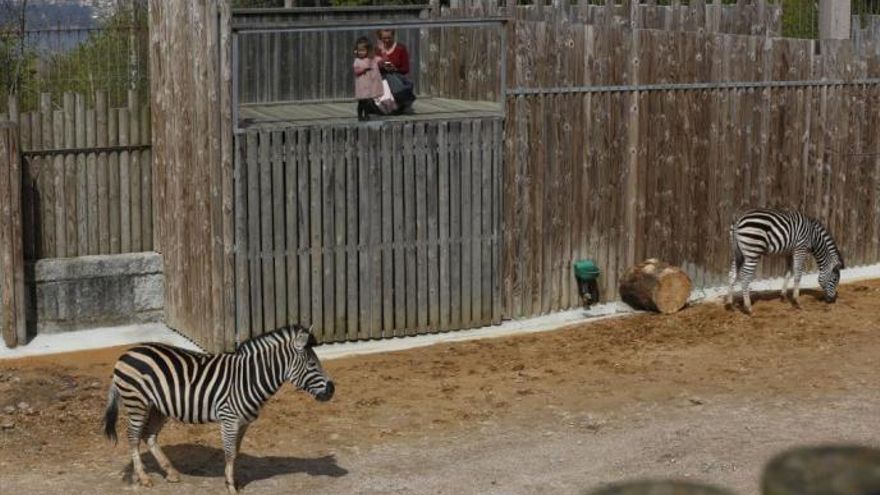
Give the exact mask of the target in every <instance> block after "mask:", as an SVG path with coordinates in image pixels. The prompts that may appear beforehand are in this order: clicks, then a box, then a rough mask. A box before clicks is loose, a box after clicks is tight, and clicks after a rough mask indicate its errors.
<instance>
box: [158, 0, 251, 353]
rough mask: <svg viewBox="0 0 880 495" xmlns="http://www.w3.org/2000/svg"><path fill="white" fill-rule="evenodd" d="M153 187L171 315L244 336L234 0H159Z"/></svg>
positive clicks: (204, 342) (178, 324) (176, 324)
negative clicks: (236, 266)
mask: <svg viewBox="0 0 880 495" xmlns="http://www.w3.org/2000/svg"><path fill="white" fill-rule="evenodd" d="M149 9H150V78H151V79H150V87H151V107H152V113H153V120H152V138H153V159H154V170H153V173H154V187H155V192H154V194H153V196H154V198H155V201H156V230H157V232H158V235H157V239H158V243H159V244H160V246H159V249H160V250H161V252H162V254H163V260H164V273H165V317H166V323H167V324H168V325H169V326H170V327H172V328H176V329H179V330H180V331H181V332H183V333H184V334H185V335H187V336H189V337H190V338H192V339H193V340H194V341H195V342H196V343H198V344H199V345H201V346H203V347H204V348H205V349H206V350H209V351H219V350H224V349H226V350H229V349H232V348H233V347H234V344H235V327H234V320H235V300H234V285H235V281H234V275H235V274H234V271H233V253H232V250H233V244H234V238H233V230H232V229H233V223H232V209H233V205H232V198H233V195H232V192H233V190H232V185H233V181H232V174H233V155H232V122H231V111H232V104H231V101H232V100H231V80H232V77H231V76H232V68H231V49H230V40H231V35H230V29H229V25H230V24H229V22H230V19H231V12H230V8H229V2H226V1H221V0H181V1H176V2H166V1H164V0H150V3H149Z"/></svg>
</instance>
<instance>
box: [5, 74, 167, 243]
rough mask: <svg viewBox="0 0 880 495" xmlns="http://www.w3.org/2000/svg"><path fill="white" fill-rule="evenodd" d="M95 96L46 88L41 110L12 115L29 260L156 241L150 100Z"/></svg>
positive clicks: (12, 106) (14, 106)
mask: <svg viewBox="0 0 880 495" xmlns="http://www.w3.org/2000/svg"><path fill="white" fill-rule="evenodd" d="M94 102H95V104H94V108H87V107H86V97H85V95H82V94H74V93H66V94H64V95H63V99H62V101H52V99H51V97H50V95H49V94H48V93H44V94H43V95H42V98H41V101H40V109H39V110H37V111H32V112H21V113H19V112H17V111H14V112H13V115H11V117H12V118H13V120H15V121H16V122H17V123H18V125H19V130H20V139H21V153H22V156H23V158H24V161H23V169H24V170H23V173H24V176H23V182H24V184H23V201H24V211H23V213H24V226H25V232H24V235H25V257H26V258H27V259H29V260H33V259H41V258H64V257H72V256H83V255H89V254H115V253H128V252H138V251H149V250H152V249H153V247H154V242H153V206H152V182H153V180H152V168H151V152H150V111H149V106H148V105H142V104H140V103H139V99H138V96H137V95H136V94H135V93H133V92H131V93H130V94H129V105H128V107H126V108H107V97H106V94H105V93H104V92H100V91H99V92H97V93H96V94H95V98H94ZM16 107H17V105H16V104H15V102H11V103H10V108H12V109H15V108H16Z"/></svg>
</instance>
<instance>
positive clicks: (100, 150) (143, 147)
mask: <svg viewBox="0 0 880 495" xmlns="http://www.w3.org/2000/svg"><path fill="white" fill-rule="evenodd" d="M151 147H152V145H149V144H132V145H129V146H103V147H100V146H99V147H92V148H56V149H51V150H28V151H22V152H21V154H22V155H25V156H47V155H48V156H52V155H67V154H71V155H77V154H83V153H115V152H120V151H142V150H148V149H150V148H151Z"/></svg>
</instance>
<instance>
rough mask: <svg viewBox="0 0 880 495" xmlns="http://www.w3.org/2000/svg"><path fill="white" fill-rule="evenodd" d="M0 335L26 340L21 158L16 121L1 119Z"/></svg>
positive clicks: (10, 340) (8, 339)
mask: <svg viewBox="0 0 880 495" xmlns="http://www.w3.org/2000/svg"><path fill="white" fill-rule="evenodd" d="M0 197H2V198H3V200H2V201H0V334H2V335H3V341H4V342H5V343H6V345H7V346H8V347H15V346H16V345H18V344H23V343H25V342H27V330H26V328H27V327H26V325H25V295H24V294H25V291H24V252H23V249H24V248H23V242H22V217H21V160H20V155H19V150H18V129H17V128H16V126H15V123H13V122H10V121H7V120H0Z"/></svg>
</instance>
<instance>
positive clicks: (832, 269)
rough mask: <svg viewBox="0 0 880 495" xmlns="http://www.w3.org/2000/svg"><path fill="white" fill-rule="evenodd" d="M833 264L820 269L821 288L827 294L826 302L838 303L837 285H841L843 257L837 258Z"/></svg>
mask: <svg viewBox="0 0 880 495" xmlns="http://www.w3.org/2000/svg"><path fill="white" fill-rule="evenodd" d="M836 258H837V259H835V260H834V261H833V262H831V263H827V264H826V266H824V267H820V268H819V286H820V287H822V292H824V293H825V301H827V302H830V303H833V302H836V301H837V284H839V283H840V270H842V269H843V268H844V265H843V257H840V256H837V257H836Z"/></svg>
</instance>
